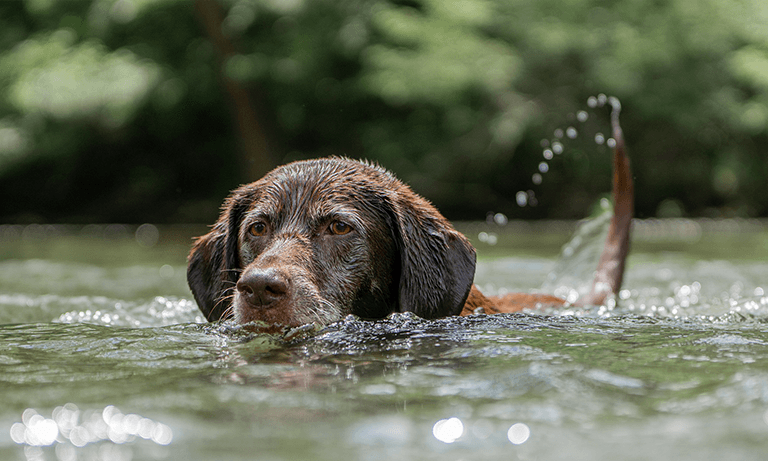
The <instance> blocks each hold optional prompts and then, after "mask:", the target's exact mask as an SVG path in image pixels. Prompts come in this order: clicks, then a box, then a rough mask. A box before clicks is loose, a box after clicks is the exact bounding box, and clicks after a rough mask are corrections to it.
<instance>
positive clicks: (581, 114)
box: [576, 101, 589, 123]
mask: <svg viewBox="0 0 768 461" xmlns="http://www.w3.org/2000/svg"><path fill="white" fill-rule="evenodd" d="M587 104H589V101H587ZM588 118H589V114H588V113H587V111H585V110H580V111H578V112H577V113H576V120H578V121H580V122H582V123H584V122H586V121H587V119H588Z"/></svg>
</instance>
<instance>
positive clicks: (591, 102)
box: [587, 96, 597, 109]
mask: <svg viewBox="0 0 768 461" xmlns="http://www.w3.org/2000/svg"><path fill="white" fill-rule="evenodd" d="M587 105H588V106H589V107H591V108H592V109H594V108H595V107H597V98H596V97H594V96H590V97H589V98H587Z"/></svg>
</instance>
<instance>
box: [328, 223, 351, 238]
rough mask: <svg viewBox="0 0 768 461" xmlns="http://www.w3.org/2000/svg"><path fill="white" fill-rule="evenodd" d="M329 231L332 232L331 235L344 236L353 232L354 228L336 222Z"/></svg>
mask: <svg viewBox="0 0 768 461" xmlns="http://www.w3.org/2000/svg"><path fill="white" fill-rule="evenodd" d="M328 229H329V230H330V231H331V234H334V235H344V234H349V233H350V232H351V231H352V226H350V225H349V224H347V223H344V222H341V221H334V222H332V223H331V225H330V227H329V228H328Z"/></svg>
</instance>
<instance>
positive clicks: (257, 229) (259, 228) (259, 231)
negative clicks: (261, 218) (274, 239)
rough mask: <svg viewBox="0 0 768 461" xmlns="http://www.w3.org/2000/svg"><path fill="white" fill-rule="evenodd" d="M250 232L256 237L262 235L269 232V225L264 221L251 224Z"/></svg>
mask: <svg viewBox="0 0 768 461" xmlns="http://www.w3.org/2000/svg"><path fill="white" fill-rule="evenodd" d="M248 232H250V233H251V235H253V236H255V237H261V236H262V235H264V234H266V233H267V225H266V224H264V223H263V222H257V223H254V224H251V227H250V229H248Z"/></svg>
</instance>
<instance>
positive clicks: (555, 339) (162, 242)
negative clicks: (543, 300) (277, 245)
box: [0, 215, 768, 461]
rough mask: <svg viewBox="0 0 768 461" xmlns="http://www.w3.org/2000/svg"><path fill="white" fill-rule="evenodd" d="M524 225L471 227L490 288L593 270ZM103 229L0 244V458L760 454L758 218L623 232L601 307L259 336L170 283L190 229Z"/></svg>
mask: <svg viewBox="0 0 768 461" xmlns="http://www.w3.org/2000/svg"><path fill="white" fill-rule="evenodd" d="M537 226H539V224H537V223H517V222H508V221H507V220H506V219H502V217H496V216H495V215H493V216H491V217H490V219H489V222H488V223H482V224H472V225H469V224H467V225H465V227H466V229H465V231H466V232H467V234H468V235H470V236H478V235H479V234H480V233H481V232H485V236H486V238H485V241H480V240H478V241H476V242H475V243H476V245H477V247H478V249H479V253H480V262H479V264H478V280H477V282H478V283H479V284H480V285H481V287H482V288H483V289H484V290H487V291H489V292H496V293H499V292H504V291H505V290H506V291H515V290H517V291H519V290H522V291H536V290H550V289H551V290H553V291H555V290H558V289H561V290H563V289H567V290H579V289H581V287H582V285H584V284H588V283H589V281H590V279H591V274H590V270H591V269H589V267H590V264H591V263H590V262H589V261H591V260H592V258H595V255H594V253H595V252H596V251H599V244H596V243H595V242H598V241H599V240H600V239H601V235H602V234H601V231H602V229H601V228H600V227H599V226H598V227H597V228H596V229H593V230H594V232H591V231H590V232H586V231H584V230H583V229H582V230H581V231H579V232H578V233H577V235H576V238H574V239H572V240H571V241H570V242H566V241H567V240H568V239H567V235H568V233H570V232H571V231H572V229H573V226H572V224H562V223H561V224H557V223H549V225H548V226H547V227H537ZM542 226H543V225H542ZM569 226H570V227H569ZM107 228H108V226H102V227H100V228H99V229H95V228H94V229H92V233H93V232H95V233H97V234H99V235H100V236H99V237H94V236H93V235H91V234H88V235H83V234H82V233H81V232H82V230H79V229H73V228H66V229H65V231H61V229H60V231H61V232H58V233H57V234H56V235H53V234H51V235H48V234H45V235H48V236H45V235H43V236H41V234H40V232H39V230H40V229H37V230H35V231H34V232H32V231H29V232H26V234H27V237H24V236H23V235H24V234H25V229H23V228H22V229H21V230H19V232H18V233H17V234H18V235H16V236H15V237H13V238H11V239H10V240H3V247H2V248H1V249H0V253H1V255H2V258H3V259H2V260H0V343H1V344H3V346H4V347H3V348H2V349H0V401H2V402H3V404H4V405H3V408H2V410H0V459H21V460H24V459H29V460H33V459H34V460H38V459H49V460H52V459H58V460H62V461H64V460H74V459H80V460H91V459H92V460H123V459H125V460H128V459H183V460H185V461H187V460H193V459H221V458H225V459H254V458H257V459H261V458H264V459H321V460H325V459H328V460H334V461H337V460H338V459H363V460H379V459H382V460H383V459H392V458H401V459H427V460H429V459H440V460H444V459H489V460H490V459H493V460H496V459H539V460H547V459H553V460H555V459H564V458H567V459H572V460H581V459H584V460H594V459H675V460H678V459H696V460H716V459H717V460H722V459H762V457H763V456H764V453H765V451H766V449H768V443H767V442H766V440H768V439H766V435H767V434H768V339H767V338H768V296H766V292H765V290H766V288H767V287H768V265H766V264H765V263H764V261H765V260H766V257H768V232H766V231H765V230H764V226H762V225H761V223H759V222H751V221H750V222H738V223H737V225H736V226H735V227H734V226H732V225H731V224H723V223H720V222H708V221H696V222H683V221H669V222H640V223H638V224H637V225H636V229H640V230H639V231H638V232H637V233H636V235H637V238H636V239H635V241H634V242H633V249H634V252H633V253H632V255H631V259H630V261H629V271H628V273H627V278H626V283H625V286H624V289H623V290H622V292H621V293H620V295H619V296H618V297H617V299H616V300H614V301H615V302H614V303H612V304H610V305H608V306H598V307H583V308H576V307H571V308H568V309H561V310H551V311H544V312H528V313H521V314H515V315H498V316H485V315H476V316H470V317H464V318H449V319H440V320H433V321H428V320H424V319H420V318H418V317H416V316H413V315H411V314H396V315H392V316H390V317H389V318H387V319H384V320H381V321H375V322H374V321H366V320H361V319H359V318H354V317H348V318H346V319H343V320H342V321H340V322H337V323H335V324H333V325H329V326H327V327H323V328H315V327H311V326H310V327H307V328H304V329H298V330H289V331H269V332H264V331H262V330H259V328H257V327H256V326H245V327H243V326H237V325H232V324H227V323H221V324H205V323H203V320H202V318H201V317H200V314H199V313H198V312H197V310H196V308H195V305H194V302H193V301H192V298H191V295H190V294H189V292H188V291H187V289H186V287H185V282H184V272H185V271H184V258H185V256H186V252H187V250H188V243H189V235H192V233H189V234H188V235H183V236H181V237H178V238H170V236H171V235H173V234H174V233H176V234H178V235H181V234H183V232H181V231H180V230H179V229H166V228H162V227H160V228H156V230H157V234H156V235H155V233H154V231H153V230H152V228H151V227H144V230H143V231H142V233H146V235H144V238H145V239H144V240H142V239H137V233H138V230H139V227H135V228H128V227H122V228H120V229H123V231H125V232H123V231H119V230H118V228H117V227H114V228H110V229H111V230H110V231H109V232H112V234H110V236H109V237H107V236H106V234H105V232H107ZM14 229H15V228H14ZM546 229H550V230H551V229H564V230H563V231H561V232H559V233H555V234H552V233H551V232H550V233H548V232H546ZM643 229H645V230H643ZM6 230H7V229H6ZM17 230H18V229H17ZM49 230H50V229H49ZM678 231H679V232H678ZM46 232H47V231H46ZM115 232H117V233H119V235H121V236H118V237H115V235H117V234H114V233H115ZM665 233H666V234H665ZM490 235H493V236H494V237H495V240H494V242H493V243H494V244H493V245H491V242H490V241H489V240H488V238H487V237H488V236H490ZM665 235H666V236H665ZM155 237H157V240H156V241H155ZM153 241H154V244H153V245H154V246H147V244H148V243H151V242H153ZM564 243H568V244H567V245H566V246H565V250H562V253H565V252H566V251H567V252H568V255H562V256H560V257H559V258H558V257H556V256H555V255H557V254H558V251H560V250H561V247H562V246H563V244H564ZM568 248H570V249H571V250H567V249H568ZM550 273H553V274H554V275H553V276H552V277H549V278H548V277H547V276H548V274H550ZM542 282H545V285H542ZM563 287H566V288H563ZM118 408H119V409H120V410H118ZM2 434H5V435H4V436H3V435H2ZM634 454H636V456H635V455H634Z"/></svg>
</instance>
